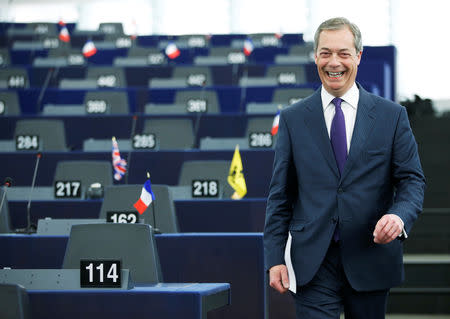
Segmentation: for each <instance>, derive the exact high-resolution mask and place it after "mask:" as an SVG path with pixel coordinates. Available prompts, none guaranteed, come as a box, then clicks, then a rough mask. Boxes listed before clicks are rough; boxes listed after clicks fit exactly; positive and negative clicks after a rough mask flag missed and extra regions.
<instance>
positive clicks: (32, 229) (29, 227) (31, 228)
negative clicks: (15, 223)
mask: <svg viewBox="0 0 450 319" xmlns="http://www.w3.org/2000/svg"><path fill="white" fill-rule="evenodd" d="M41 157H42V154H41V152H38V153H37V154H36V163H35V164H34V173H33V180H32V182H31V189H30V196H29V197H28V204H27V227H26V232H27V233H28V234H31V233H35V232H36V228H37V227H36V225H32V224H31V213H30V210H31V196H32V194H33V190H34V185H35V183H36V175H37V171H38V167H39V161H40V159H41Z"/></svg>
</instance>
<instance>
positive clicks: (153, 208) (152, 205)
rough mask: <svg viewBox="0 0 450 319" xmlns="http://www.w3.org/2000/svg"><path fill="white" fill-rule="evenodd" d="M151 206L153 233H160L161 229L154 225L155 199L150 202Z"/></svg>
mask: <svg viewBox="0 0 450 319" xmlns="http://www.w3.org/2000/svg"><path fill="white" fill-rule="evenodd" d="M150 205H151V207H152V212H153V233H154V234H162V233H161V230H159V228H157V227H156V210H155V201H152V203H151V204H150Z"/></svg>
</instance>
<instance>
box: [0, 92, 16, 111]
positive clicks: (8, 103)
mask: <svg viewBox="0 0 450 319" xmlns="http://www.w3.org/2000/svg"><path fill="white" fill-rule="evenodd" d="M19 114H20V105H19V99H18V97H17V92H12V91H8V92H6V91H4V92H0V116H1V115H19Z"/></svg>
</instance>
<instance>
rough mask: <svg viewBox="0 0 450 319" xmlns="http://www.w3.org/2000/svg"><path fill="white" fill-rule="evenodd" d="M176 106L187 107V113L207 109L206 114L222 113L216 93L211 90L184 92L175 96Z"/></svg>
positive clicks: (179, 92)
mask: <svg viewBox="0 0 450 319" xmlns="http://www.w3.org/2000/svg"><path fill="white" fill-rule="evenodd" d="M175 104H179V105H185V106H186V110H187V113H190V112H194V113H195V110H197V109H199V108H200V109H202V108H203V107H205V108H206V113H210V114H211V113H212V114H217V113H219V112H220V107H219V100H218V98H217V93H216V91H209V90H183V91H178V92H177V93H176V95H175Z"/></svg>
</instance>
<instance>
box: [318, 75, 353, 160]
mask: <svg viewBox="0 0 450 319" xmlns="http://www.w3.org/2000/svg"><path fill="white" fill-rule="evenodd" d="M321 96H322V106H323V115H324V116H325V123H326V125H327V130H328V136H330V130H331V122H332V121H333V118H334V114H335V113H336V109H335V106H334V104H333V103H332V102H331V101H332V100H333V99H334V98H335V96H333V95H331V94H330V93H328V92H327V90H325V88H324V87H323V86H322V91H321ZM340 98H341V99H342V103H341V108H342V112H343V113H344V118H345V134H346V137H347V154H348V152H349V150H350V142H351V140H352V135H353V128H354V127H355V120H356V111H357V109H358V101H359V89H358V87H357V86H356V83H353V86H352V87H351V88H350V89H349V90H348V91H347V92H346V93H345V94H344V95H343V96H340Z"/></svg>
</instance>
